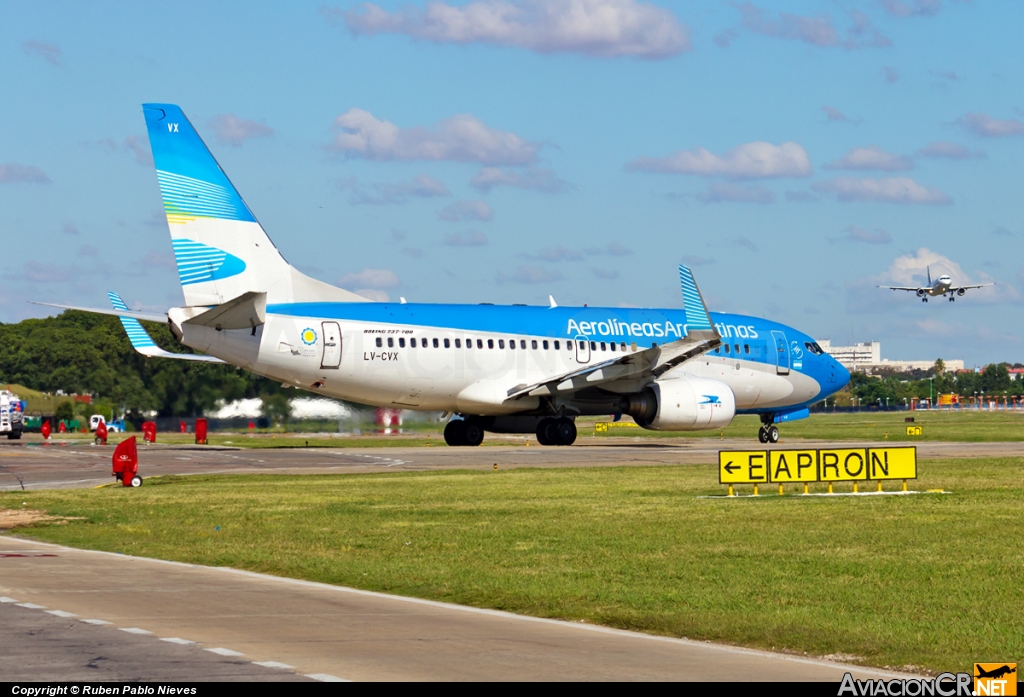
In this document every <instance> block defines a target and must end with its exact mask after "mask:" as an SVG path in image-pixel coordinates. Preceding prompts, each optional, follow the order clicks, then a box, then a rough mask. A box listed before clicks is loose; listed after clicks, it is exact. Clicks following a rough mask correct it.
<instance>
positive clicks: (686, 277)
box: [679, 264, 711, 330]
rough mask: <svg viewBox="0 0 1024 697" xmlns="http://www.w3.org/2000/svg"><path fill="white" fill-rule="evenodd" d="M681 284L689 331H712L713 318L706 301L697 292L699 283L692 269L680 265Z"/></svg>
mask: <svg viewBox="0 0 1024 697" xmlns="http://www.w3.org/2000/svg"><path fill="white" fill-rule="evenodd" d="M679 283H680V284H681V285H682V288H683V307H684V308H685V309H686V328H687V330H692V329H697V330H710V329H711V318H710V317H709V316H708V312H707V309H706V308H705V307H704V300H703V299H702V298H701V297H700V291H699V290H697V283H696V282H695V281H694V280H693V274H692V273H691V272H690V269H689V268H687V267H685V266H683V265H682V264H680V265H679Z"/></svg>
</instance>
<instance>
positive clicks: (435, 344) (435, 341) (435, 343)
mask: <svg viewBox="0 0 1024 697" xmlns="http://www.w3.org/2000/svg"><path fill="white" fill-rule="evenodd" d="M444 343H445V344H447V343H448V342H447V340H446V341H445V342H444ZM434 348H437V339H434ZM445 348H448V346H445Z"/></svg>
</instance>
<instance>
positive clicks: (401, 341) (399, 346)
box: [398, 338, 405, 348]
mask: <svg viewBox="0 0 1024 697" xmlns="http://www.w3.org/2000/svg"><path fill="white" fill-rule="evenodd" d="M398 348H405V339H404V338H399V340H398Z"/></svg>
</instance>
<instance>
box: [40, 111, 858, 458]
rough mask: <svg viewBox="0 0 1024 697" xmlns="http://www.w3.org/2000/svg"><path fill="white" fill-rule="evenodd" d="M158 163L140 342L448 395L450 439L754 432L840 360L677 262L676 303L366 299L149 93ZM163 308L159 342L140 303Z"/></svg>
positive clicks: (793, 415)
mask: <svg viewBox="0 0 1024 697" xmlns="http://www.w3.org/2000/svg"><path fill="white" fill-rule="evenodd" d="M143 110H144V113H145V117H146V126H147V128H148V132H149V140H150V145H151V146H152V149H153V159H154V161H155V164H156V169H157V179H158V181H159V184H160V192H161V195H162V196H163V202H164V209H165V211H166V214H167V222H168V225H169V227H170V232H171V244H172V246H173V249H174V256H175V259H176V261H177V265H178V275H179V278H180V281H181V288H182V292H183V294H184V297H185V306H184V307H175V308H171V309H170V310H168V311H167V312H166V313H164V314H153V313H145V312H133V311H130V310H128V308H127V306H126V305H125V304H124V303H123V302H122V301H121V298H120V297H119V296H117V295H116V294H114V293H111V294H110V300H111V302H112V304H113V306H114V307H113V309H112V310H103V309H93V308H82V307H74V306H68V305H55V307H63V308H68V309H76V310H85V311H88V312H99V313H101V314H112V315H117V316H119V317H121V320H122V323H123V324H124V327H125V330H126V331H127V332H128V336H129V339H130V340H131V342H132V344H133V345H134V346H135V348H136V350H138V351H139V352H140V353H142V354H144V355H146V356H152V357H163V358H174V359H184V360H192V361H212V362H224V363H230V364H231V365H235V366H238V367H241V368H244V369H246V370H249V371H252V372H254V373H256V374H258V375H262V376H265V377H268V378H271V379H274V380H279V381H280V382H282V383H283V384H286V385H291V386H294V387H297V388H301V389H304V390H308V391H311V392H315V393H319V394H323V395H327V396H330V397H336V398H339V399H345V400H349V401H352V402H358V403H362V404H369V405H374V406H380V407H391V408H401V409H416V410H431V411H444V412H448V413H449V414H450V415H451V418H450V420H449V421H448V424H447V426H446V427H445V430H444V436H445V441H446V442H447V443H448V444H449V445H479V444H480V443H481V441H482V440H483V438H484V432H485V431H490V432H495V433H536V435H537V439H538V440H539V441H540V442H541V443H542V444H544V445H569V444H571V443H573V442H574V441H575V439H576V425H575V418H576V417H577V416H582V415H604V414H615V415H617V416H621V415H622V414H628V415H630V416H632V417H633V419H634V420H635V421H636V422H637V423H638V424H639V425H641V426H643V427H644V428H649V429H656V430H670V431H696V430H702V429H715V428H722V427H724V426H726V425H728V424H729V423H730V422H731V421H732V419H733V417H734V415H735V414H758V415H760V420H761V423H762V426H761V428H760V430H759V432H758V437H759V439H760V440H761V442H775V441H777V440H778V438H779V431H778V428H777V427H776V426H775V424H776V423H780V422H783V421H789V420H793V419H798V418H803V417H805V416H806V415H807V413H808V411H807V409H808V407H809V406H810V405H811V404H813V403H815V402H818V401H820V400H822V399H824V398H826V397H828V396H829V395H831V394H833V393H834V392H836V391H837V390H839V389H842V387H843V386H844V385H846V383H847V382H848V381H849V378H850V374H849V373H848V372H847V371H846V369H845V368H843V367H842V366H841V365H840V364H839V363H837V362H836V361H835V360H833V359H832V357H830V356H829V355H828V354H826V353H825V352H824V351H822V349H821V347H820V346H818V344H817V343H816V342H815V341H814V339H812V338H811V337H810V336H807V335H806V334H804V333H802V332H799V331H797V330H795V329H793V328H792V327H787V326H784V325H782V324H779V323H776V322H771V321H768V320H765V319H758V318H755V317H747V316H744V315H733V314H722V313H714V314H709V313H708V311H707V307H706V306H705V304H704V300H703V298H702V297H701V294H700V291H699V290H698V289H697V284H696V282H695V281H694V279H693V275H692V274H691V273H690V270H689V269H688V268H686V267H685V266H680V267H679V278H680V283H681V286H682V294H683V310H673V309H664V310H659V309H626V308H600V307H586V306H584V307H559V306H557V305H556V304H555V303H554V302H553V301H552V302H551V304H550V306H541V307H528V306H519V305H512V306H496V305H490V304H481V305H444V304H425V303H390V302H384V303H381V302H371V301H369V300H367V299H366V298H364V297H361V296H359V295H356V294H355V293H352V292H349V291H347V290H343V289H341V288H337V287H335V286H331V285H328V284H326V283H323V282H321V281H317V280H315V279H313V278H310V277H309V276H306V275H304V274H303V273H301V272H299V271H298V270H297V269H295V268H294V267H293V266H291V265H290V264H288V262H286V261H285V260H284V258H283V257H282V256H281V254H280V252H278V250H277V248H276V247H275V246H274V244H273V243H272V242H271V241H270V238H269V237H268V236H267V234H266V233H265V232H264V230H263V228H262V227H261V226H260V224H259V223H258V222H257V221H256V218H255V217H254V216H253V214H252V212H251V211H250V210H249V208H248V206H246V204H245V203H244V202H243V201H242V198H241V197H240V196H239V194H238V192H237V191H236V190H235V188H234V186H233V185H232V184H231V182H230V181H229V180H228V178H227V176H226V175H225V173H224V172H223V170H221V168H220V166H219V165H218V164H217V161H216V160H215V159H214V157H213V155H212V154H211V153H210V151H209V150H208V149H207V147H206V145H205V144H204V143H203V141H202V139H201V138H200V137H199V135H198V134H197V133H196V131H195V129H194V128H193V127H192V125H191V123H189V121H188V119H187V118H186V117H185V115H184V113H182V111H181V109H179V108H178V107H177V106H174V105H172V104H145V105H143ZM140 319H141V320H150V321H155V322H167V323H169V325H170V329H171V332H172V333H173V335H174V337H175V338H176V339H177V340H178V341H179V342H181V343H182V344H183V345H185V346H188V347H189V348H192V349H195V350H196V351H200V352H202V353H203V354H206V355H195V354H180V353H172V352H170V351H166V350H164V349H161V348H160V347H159V346H157V345H156V344H155V343H154V342H153V340H152V339H151V338H150V336H149V335H148V334H147V333H146V332H145V330H144V329H143V328H142V325H141V324H139V322H138V320H140Z"/></svg>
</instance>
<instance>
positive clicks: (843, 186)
mask: <svg viewBox="0 0 1024 697" xmlns="http://www.w3.org/2000/svg"><path fill="white" fill-rule="evenodd" d="M812 188H814V189H815V190H817V191H823V192H825V193H832V194H835V195H836V197H837V198H838V199H839V200H840V201H881V202H885V203H902V204H922V205H930V206H935V205H942V204H947V203H952V202H953V200H952V199H951V198H950V197H949V196H947V195H946V194H944V193H943V192H941V191H939V190H938V189H934V188H931V187H926V186H922V185H921V184H918V183H917V182H916V181H914V180H913V179H911V178H909V177H891V178H885V179H853V178H849V177H840V178H838V179H830V180H828V181H824V182H819V183H816V184H814V185H813V187H812Z"/></svg>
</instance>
